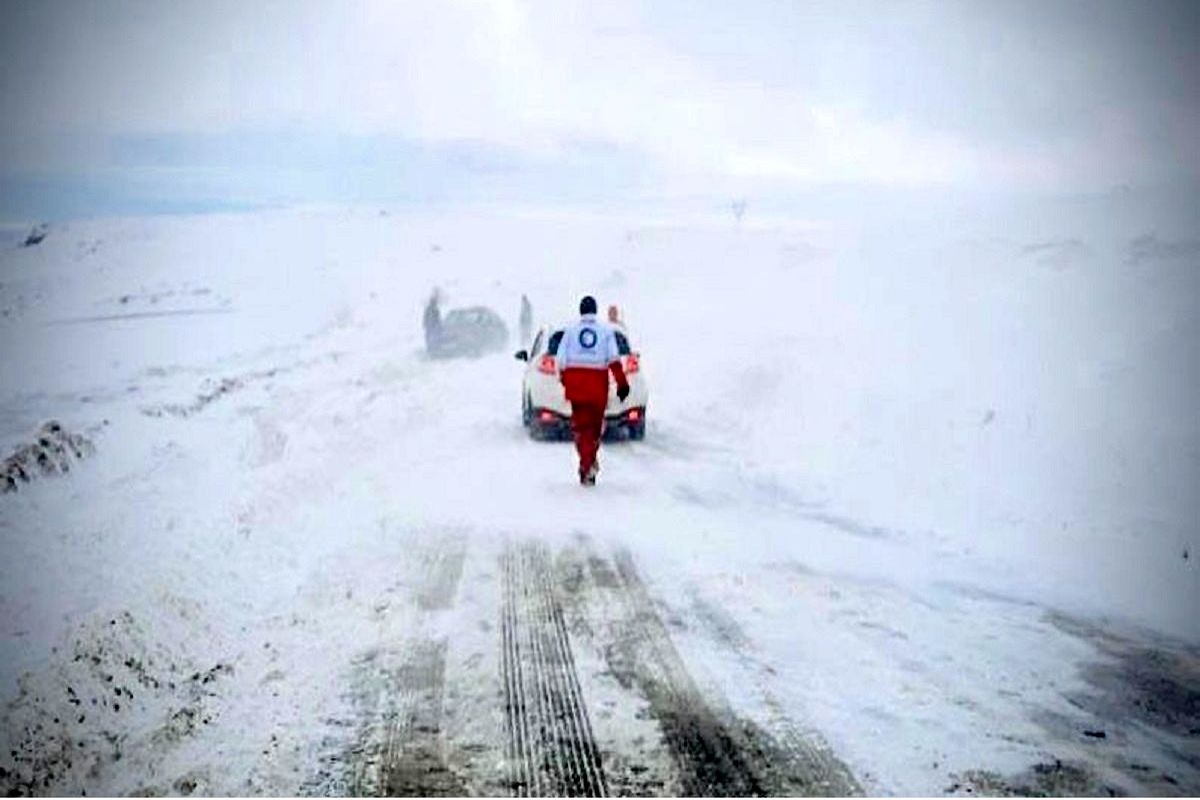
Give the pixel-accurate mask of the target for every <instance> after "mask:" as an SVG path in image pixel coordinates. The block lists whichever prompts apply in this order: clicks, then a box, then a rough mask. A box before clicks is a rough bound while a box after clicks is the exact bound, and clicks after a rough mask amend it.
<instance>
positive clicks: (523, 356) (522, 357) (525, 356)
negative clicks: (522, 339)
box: [513, 350, 529, 361]
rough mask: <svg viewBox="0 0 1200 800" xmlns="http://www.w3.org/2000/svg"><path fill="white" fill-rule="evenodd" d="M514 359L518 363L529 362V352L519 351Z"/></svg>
mask: <svg viewBox="0 0 1200 800" xmlns="http://www.w3.org/2000/svg"><path fill="white" fill-rule="evenodd" d="M513 358H515V359H516V360H517V361H528V360H529V351H528V350H518V351H517V352H515V353H513Z"/></svg>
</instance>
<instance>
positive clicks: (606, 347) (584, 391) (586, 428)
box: [558, 296, 629, 486]
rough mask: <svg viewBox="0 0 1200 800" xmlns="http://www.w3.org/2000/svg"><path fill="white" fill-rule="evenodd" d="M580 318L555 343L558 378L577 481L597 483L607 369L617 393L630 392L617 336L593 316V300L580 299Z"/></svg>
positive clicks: (606, 400) (606, 404)
mask: <svg viewBox="0 0 1200 800" xmlns="http://www.w3.org/2000/svg"><path fill="white" fill-rule="evenodd" d="M579 315H580V316H579V322H576V323H575V324H574V325H571V326H570V327H568V328H567V329H566V330H565V331H564V332H563V337H562V343H561V344H560V345H559V346H558V364H559V370H560V373H559V379H560V380H561V381H562V384H563V386H564V387H565V388H566V390H567V392H566V393H567V400H568V401H569V402H570V403H571V433H573V434H574V436H575V449H576V450H577V451H578V452H579V482H580V483H582V484H583V485H584V486H593V485H595V483H596V473H597V472H598V471H599V470H600V465H599V464H598V463H597V461H596V452H597V451H598V450H599V449H600V434H601V431H602V430H603V429H604V409H605V408H606V407H607V406H608V373H609V372H612V375H613V378H615V379H616V381H617V397H619V398H620V399H621V400H622V401H624V400H625V398H626V397H628V396H629V381H628V380H627V379H626V378H625V370H624V368H622V366H621V354H620V351H618V350H617V337H616V335H615V334H614V333H613V329H612V327H611V326H609V325H607V324H606V323H603V322H600V321H599V320H597V319H596V300H595V298H593V297H590V296H589V297H585V298H583V299H582V300H580V301H579Z"/></svg>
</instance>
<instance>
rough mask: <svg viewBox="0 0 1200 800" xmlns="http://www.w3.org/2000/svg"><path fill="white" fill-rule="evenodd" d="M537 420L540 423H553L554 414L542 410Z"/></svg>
mask: <svg viewBox="0 0 1200 800" xmlns="http://www.w3.org/2000/svg"><path fill="white" fill-rule="evenodd" d="M538 419H540V420H541V421H542V422H553V421H554V412H553V411H546V410H543V411H542V412H541V413H540V414H538Z"/></svg>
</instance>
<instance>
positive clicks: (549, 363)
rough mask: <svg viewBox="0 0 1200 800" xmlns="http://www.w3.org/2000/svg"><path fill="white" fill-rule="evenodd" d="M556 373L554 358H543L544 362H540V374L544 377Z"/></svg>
mask: <svg viewBox="0 0 1200 800" xmlns="http://www.w3.org/2000/svg"><path fill="white" fill-rule="evenodd" d="M556 371H557V369H556V367H555V364H554V356H542V360H541V361H539V362H538V372H540V373H542V374H543V375H553V374H554V373H555V372H556Z"/></svg>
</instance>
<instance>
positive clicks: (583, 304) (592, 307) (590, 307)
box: [579, 294, 596, 314]
mask: <svg viewBox="0 0 1200 800" xmlns="http://www.w3.org/2000/svg"><path fill="white" fill-rule="evenodd" d="M579 313H580V314H595V313H596V298H594V297H592V296H591V295H590V294H589V295H587V296H586V297H584V298H583V299H582V300H580V301H579Z"/></svg>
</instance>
